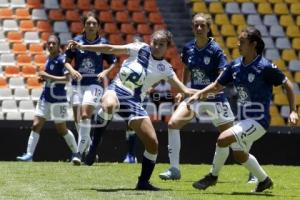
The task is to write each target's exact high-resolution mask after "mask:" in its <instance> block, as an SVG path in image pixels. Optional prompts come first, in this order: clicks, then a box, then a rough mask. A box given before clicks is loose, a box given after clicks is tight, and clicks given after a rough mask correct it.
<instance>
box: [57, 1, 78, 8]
mask: <svg viewBox="0 0 300 200" xmlns="http://www.w3.org/2000/svg"><path fill="white" fill-rule="evenodd" d="M60 6H61V8H62V9H65V10H73V9H75V8H76V5H75V2H74V0H63V1H60Z"/></svg>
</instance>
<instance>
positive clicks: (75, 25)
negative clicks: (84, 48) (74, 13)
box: [70, 22, 83, 34]
mask: <svg viewBox="0 0 300 200" xmlns="http://www.w3.org/2000/svg"><path fill="white" fill-rule="evenodd" d="M82 30H83V25H82V23H81V22H72V23H71V27H70V31H71V32H72V33H75V34H79V33H81V32H82Z"/></svg>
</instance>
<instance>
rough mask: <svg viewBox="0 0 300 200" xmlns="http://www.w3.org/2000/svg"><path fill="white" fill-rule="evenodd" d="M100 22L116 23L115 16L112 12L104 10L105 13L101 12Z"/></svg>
mask: <svg viewBox="0 0 300 200" xmlns="http://www.w3.org/2000/svg"><path fill="white" fill-rule="evenodd" d="M99 20H100V22H104V23H107V22H114V16H113V14H112V11H111V10H107V11H106V10H104V11H101V12H99Z"/></svg>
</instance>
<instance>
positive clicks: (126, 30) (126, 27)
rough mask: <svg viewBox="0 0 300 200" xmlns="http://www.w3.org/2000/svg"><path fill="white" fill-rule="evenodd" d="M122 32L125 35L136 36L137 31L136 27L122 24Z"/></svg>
mask: <svg viewBox="0 0 300 200" xmlns="http://www.w3.org/2000/svg"><path fill="white" fill-rule="evenodd" d="M121 32H122V33H125V34H136V29H135V28H134V26H133V25H132V24H131V23H130V24H122V25H121Z"/></svg>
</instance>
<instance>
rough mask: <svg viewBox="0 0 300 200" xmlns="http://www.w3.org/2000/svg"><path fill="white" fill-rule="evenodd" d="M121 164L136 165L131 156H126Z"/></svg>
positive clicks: (133, 157) (134, 158) (134, 159)
mask: <svg viewBox="0 0 300 200" xmlns="http://www.w3.org/2000/svg"><path fill="white" fill-rule="evenodd" d="M123 163H130V164H134V163H137V159H136V157H135V156H133V155H131V154H129V153H128V154H127V155H126V157H125V159H124V160H123Z"/></svg>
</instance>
